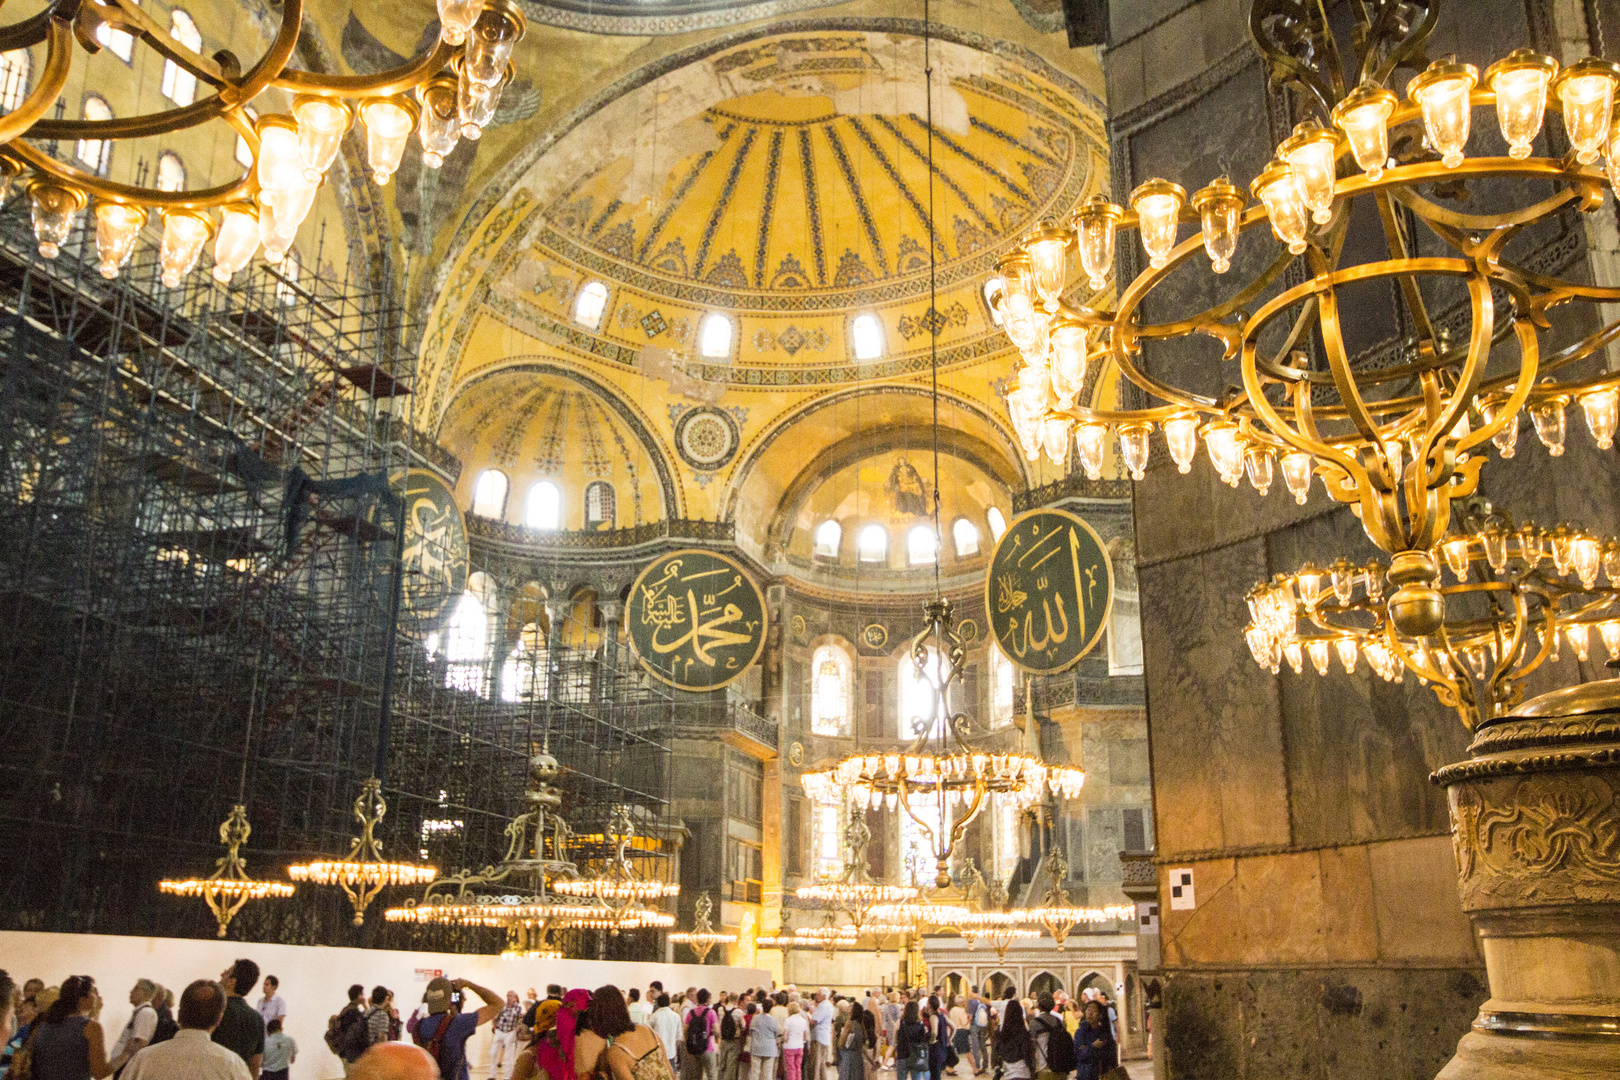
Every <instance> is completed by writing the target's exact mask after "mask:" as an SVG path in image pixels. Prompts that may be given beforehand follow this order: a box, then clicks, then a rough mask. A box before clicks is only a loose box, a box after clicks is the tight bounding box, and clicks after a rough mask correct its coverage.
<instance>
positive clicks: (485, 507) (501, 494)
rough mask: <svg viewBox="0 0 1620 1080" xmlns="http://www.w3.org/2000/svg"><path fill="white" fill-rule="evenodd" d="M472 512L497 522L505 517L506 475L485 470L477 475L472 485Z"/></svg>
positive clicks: (499, 471)
mask: <svg viewBox="0 0 1620 1080" xmlns="http://www.w3.org/2000/svg"><path fill="white" fill-rule="evenodd" d="M472 512H473V513H475V514H477V515H478V516H479V517H487V518H495V519H496V520H499V519H500V518H503V517H505V516H506V474H505V473H503V472H501V470H499V469H485V470H484V471H483V472H481V473H479V474H478V483H476V484H474V485H473V504H472Z"/></svg>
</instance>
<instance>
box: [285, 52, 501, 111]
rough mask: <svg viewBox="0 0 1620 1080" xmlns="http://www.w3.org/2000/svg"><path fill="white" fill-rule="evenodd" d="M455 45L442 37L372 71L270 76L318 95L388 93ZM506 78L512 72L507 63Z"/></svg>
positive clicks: (431, 68)
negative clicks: (418, 51) (401, 60)
mask: <svg viewBox="0 0 1620 1080" xmlns="http://www.w3.org/2000/svg"><path fill="white" fill-rule="evenodd" d="M457 48H458V46H455V45H451V44H448V43H447V42H446V41H445V40H444V39H443V38H440V39H439V40H438V42H437V43H436V44H435V45H434V46H433V48H431V49H429V50H428V51H427V52H425V53H423V54H422V55H421V56H418V57H415V58H413V59H411V60H408V61H406V62H405V63H403V64H401V65H400V66H398V67H396V68H390V69H389V70H387V71H381V72H378V73H377V74H375V75H321V74H317V73H315V72H310V71H283V72H281V73H280V74H279V75H277V76H276V77H275V78H274V79H272V80H271V82H270V85H271V86H273V87H275V88H276V89H277V90H285V91H287V92H288V93H293V94H312V95H315V96H318V97H346V98H356V97H361V98H365V97H392V96H393V95H395V94H398V93H402V92H403V91H406V90H409V89H411V88H412V87H414V86H416V85H417V84H418V83H420V82H422V81H423V80H424V79H425V78H427V77H428V76H429V75H432V74H434V73H435V72H437V71H438V70H439V69H440V68H443V67H444V66H445V65H446V64H448V63H449V62H450V58H451V57H452V56H454V55H455V53H456V50H457ZM507 67H508V70H507V74H506V78H507V79H510V78H511V76H512V71H511V65H508V66H507Z"/></svg>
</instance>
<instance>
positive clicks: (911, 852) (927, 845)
mask: <svg viewBox="0 0 1620 1080" xmlns="http://www.w3.org/2000/svg"><path fill="white" fill-rule="evenodd" d="M913 815H915V816H913ZM898 816H899V818H900V882H901V884H903V885H912V886H915V887H918V888H925V889H926V888H932V887H933V885H934V875H935V874H936V873H938V868H937V866H936V863H935V859H936V855H935V852H937V851H938V850H939V849H938V847H937V845H938V844H939V834H940V830H941V829H942V828H944V827H945V826H946V825H948V824H949V818H948V816H947V820H946V821H944V822H942V821H941V820H940V814H939V804H938V803H937V802H935V801H934V800H933V799H932V798H930V797H928V796H926V795H925V796H920V797H914V798H912V799H911V810H910V811H909V812H908V811H906V810H903V809H902V810H901V811H900V813H899V815H898ZM918 818H921V819H922V821H921V822H919V821H918V820H917V819H918Z"/></svg>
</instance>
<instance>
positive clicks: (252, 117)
mask: <svg viewBox="0 0 1620 1080" xmlns="http://www.w3.org/2000/svg"><path fill="white" fill-rule="evenodd" d="M242 111H243V112H244V113H246V114H247V118H248V123H250V124H251V123H253V122H254V121H256V120H257V119H258V118H259V114H258V112H257V111H256V110H254V109H252V108H249V107H247V106H243V107H242ZM236 163H237V164H238V165H240V166H242V168H244V169H251V168H253V148H252V147H251V146H249V145H248V144H247V140H246V139H244V138H242V136H240V135H238V136H237V137H236Z"/></svg>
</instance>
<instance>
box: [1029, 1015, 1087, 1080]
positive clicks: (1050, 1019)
mask: <svg viewBox="0 0 1620 1080" xmlns="http://www.w3.org/2000/svg"><path fill="white" fill-rule="evenodd" d="M1037 1019H1039V1020H1041V1021H1042V1023H1041V1026H1042V1027H1044V1028H1046V1029H1047V1035H1046V1067H1047V1068H1048V1069H1050V1070H1052V1071H1053V1072H1055V1073H1057V1074H1058V1076H1060V1077H1061V1076H1067V1075H1068V1074H1069V1073H1071V1072H1073V1071H1074V1070H1075V1068H1076V1067H1077V1066H1078V1065H1079V1064H1080V1060H1079V1058H1078V1057H1076V1056H1075V1052H1074V1039H1073V1038H1072V1037H1070V1035H1069V1032H1068V1029H1067V1028H1065V1027H1064V1026H1063V1021H1061V1020H1058V1019H1057V1018H1056V1017H1054V1016H1052V1015H1051V1014H1047V1015H1046V1016H1041V1017H1038V1018H1037Z"/></svg>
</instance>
